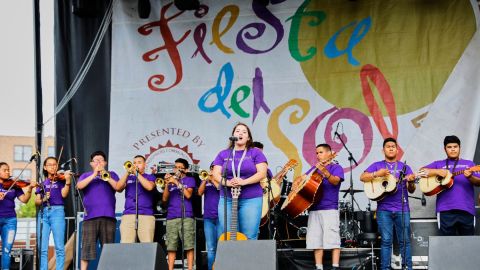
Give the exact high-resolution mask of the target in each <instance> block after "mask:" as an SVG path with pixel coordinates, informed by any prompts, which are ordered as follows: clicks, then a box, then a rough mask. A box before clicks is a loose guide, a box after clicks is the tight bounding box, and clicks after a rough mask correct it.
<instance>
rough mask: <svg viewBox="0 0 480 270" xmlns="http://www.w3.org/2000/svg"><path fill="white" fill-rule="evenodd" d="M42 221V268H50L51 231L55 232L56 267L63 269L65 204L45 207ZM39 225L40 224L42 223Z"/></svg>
mask: <svg viewBox="0 0 480 270" xmlns="http://www.w3.org/2000/svg"><path fill="white" fill-rule="evenodd" d="M42 221H43V224H42V242H41V245H40V247H41V252H40V270H47V269H48V242H49V239H50V232H52V233H53V242H54V243H55V256H56V269H57V270H63V266H64V264H65V210H64V208H63V205H54V206H51V207H44V208H43V215H42ZM38 226H40V223H39V225H38ZM39 230H40V228H39Z"/></svg>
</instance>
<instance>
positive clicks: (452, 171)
mask: <svg viewBox="0 0 480 270" xmlns="http://www.w3.org/2000/svg"><path fill="white" fill-rule="evenodd" d="M458 160H459V159H458V158H457V159H455V163H454V164H453V169H452V170H451V171H450V172H451V173H452V174H453V173H454V172H455V168H456V167H457V163H458ZM445 166H446V167H447V170H449V169H448V158H447V159H445ZM453 177H455V176H453Z"/></svg>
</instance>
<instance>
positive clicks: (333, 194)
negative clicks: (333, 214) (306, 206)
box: [306, 163, 344, 211]
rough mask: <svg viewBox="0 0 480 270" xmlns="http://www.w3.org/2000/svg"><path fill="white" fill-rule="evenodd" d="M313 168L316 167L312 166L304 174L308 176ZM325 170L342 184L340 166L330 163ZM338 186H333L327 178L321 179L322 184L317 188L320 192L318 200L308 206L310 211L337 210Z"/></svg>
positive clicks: (341, 169)
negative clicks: (338, 178) (336, 177)
mask: <svg viewBox="0 0 480 270" xmlns="http://www.w3.org/2000/svg"><path fill="white" fill-rule="evenodd" d="M315 168H316V167H315V166H313V167H312V168H310V170H308V171H307V173H306V174H307V175H308V174H309V173H310V172H311V171H312V170H313V169H315ZM325 168H326V169H327V170H328V172H329V173H331V174H332V175H333V176H338V177H340V182H343V177H344V176H343V168H342V166H340V165H338V164H335V163H330V164H328V165H327V166H326V167H325ZM340 186H341V184H340V183H339V184H338V185H333V184H332V183H330V182H329V181H328V180H327V178H323V180H322V184H321V185H320V187H319V190H320V192H321V194H320V200H318V202H317V203H315V204H313V205H312V206H310V211H314V210H331V209H338V193H339V192H340Z"/></svg>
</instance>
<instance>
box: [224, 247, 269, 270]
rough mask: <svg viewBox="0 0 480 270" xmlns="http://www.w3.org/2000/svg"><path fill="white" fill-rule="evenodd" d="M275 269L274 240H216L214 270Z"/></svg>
mask: <svg viewBox="0 0 480 270" xmlns="http://www.w3.org/2000/svg"><path fill="white" fill-rule="evenodd" d="M245 269H262V270H276V269H277V246H276V243H275V240H250V241H222V242H218V247H217V256H216V257H215V270H245Z"/></svg>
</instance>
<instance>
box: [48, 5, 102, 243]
mask: <svg viewBox="0 0 480 270" xmlns="http://www.w3.org/2000/svg"><path fill="white" fill-rule="evenodd" d="M109 2H110V1H101V0H92V1H87V0H83V1H78V0H57V1H56V2H55V25H54V27H55V29H54V31H55V35H54V36H55V38H54V39H55V103H56V104H58V102H59V101H60V100H61V99H62V98H63V97H64V95H65V93H66V92H67V90H68V88H69V87H70V85H71V84H72V82H73V80H74V79H75V76H76V75H77V73H78V72H79V70H80V67H81V65H82V63H83V62H84V60H85V58H86V56H87V53H88V50H89V49H90V47H91V46H92V44H93V40H94V38H95V35H96V34H97V32H98V30H99V27H100V24H101V22H102V18H103V16H104V15H103V14H104V13H105V10H106V9H107V6H108V4H109ZM88 3H91V4H90V5H88ZM72 10H75V13H76V14H73V13H72ZM110 49H111V27H110V26H109V30H108V32H107V34H106V35H105V37H104V39H103V41H102V43H101V46H100V49H99V51H98V53H97V55H96V57H95V60H94V61H93V63H92V66H91V68H90V70H89V71H88V73H87V75H86V77H85V80H84V81H83V83H82V84H81V86H80V88H79V90H78V92H77V93H76V95H75V96H74V97H73V99H72V100H71V101H70V102H69V103H68V105H67V106H66V107H65V108H64V109H63V110H62V111H61V112H60V113H59V114H58V115H57V117H56V122H55V137H56V153H57V155H58V153H60V149H61V148H62V147H63V153H62V156H61V160H60V163H62V162H64V161H66V160H67V159H70V158H72V157H76V158H77V160H78V164H76V165H75V164H74V166H73V169H74V170H75V171H76V172H85V171H88V170H90V166H89V159H90V154H91V153H92V152H94V151H95V150H102V151H104V152H105V153H108V140H109V126H110V59H111V54H110V51H111V50H110ZM77 198H78V197H77ZM75 199H76V196H70V197H69V199H68V200H67V201H66V202H65V214H66V216H70V217H71V216H74V215H76V213H74V205H73V203H74V201H75ZM80 205H81V204H79V206H80ZM77 210H78V211H80V210H83V209H81V208H80V209H77ZM69 228H70V231H69V232H68V235H69V236H70V234H71V233H72V232H73V229H74V226H73V223H69Z"/></svg>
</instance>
